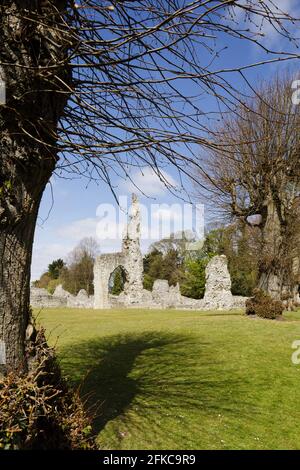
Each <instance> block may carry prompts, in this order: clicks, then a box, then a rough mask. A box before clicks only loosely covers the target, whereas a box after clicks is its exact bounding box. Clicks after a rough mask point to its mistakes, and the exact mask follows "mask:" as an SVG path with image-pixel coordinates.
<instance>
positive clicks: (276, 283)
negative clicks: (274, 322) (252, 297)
mask: <svg viewBox="0 0 300 470" xmlns="http://www.w3.org/2000/svg"><path fill="white" fill-rule="evenodd" d="M261 225H262V254H261V259H260V264H259V284H258V287H259V288H260V289H262V290H264V291H266V292H268V293H269V294H270V295H271V297H272V298H274V299H282V298H283V297H284V296H286V297H287V298H288V296H289V295H290V294H291V293H292V291H293V285H292V276H291V266H290V258H291V256H290V253H289V246H288V233H287V230H288V226H287V224H286V220H285V218H284V217H283V216H282V214H281V212H280V206H279V205H277V204H276V203H275V202H274V200H273V199H271V198H269V199H268V201H267V202H266V203H265V206H264V211H263V214H262V224H261Z"/></svg>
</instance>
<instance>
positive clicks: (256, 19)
mask: <svg viewBox="0 0 300 470" xmlns="http://www.w3.org/2000/svg"><path fill="white" fill-rule="evenodd" d="M262 3H263V2H262ZM265 3H266V7H268V9H269V11H270V16H271V15H274V17H275V18H279V22H282V24H283V26H284V27H286V29H287V30H288V31H289V33H290V34H292V35H295V36H298V34H297V31H298V28H299V24H292V22H289V21H285V20H284V18H286V19H287V20H288V19H289V18H288V17H289V16H291V17H292V18H299V14H300V7H299V0H268V1H267V2H265ZM239 4H240V5H245V6H247V5H248V4H249V0H241V1H240V2H239ZM233 8H234V10H235V13H236V16H235V21H237V22H239V24H240V26H243V27H245V24H244V20H245V18H246V19H247V17H246V16H245V10H244V9H243V8H240V7H238V6H235V7H233ZM257 10H258V11H264V10H263V8H262V6H261V7H260V8H259V7H258V8H257ZM248 25H249V28H250V29H251V31H253V32H255V33H258V34H260V35H263V37H260V38H259V42H261V43H263V44H264V45H265V46H266V47H269V48H270V49H272V47H275V46H277V47H278V46H279V45H281V43H282V40H283V34H284V31H282V34H280V31H281V30H280V27H279V25H278V24H277V23H276V21H269V20H268V18H264V19H263V17H262V15H257V14H253V13H252V14H251V21H250V22H249V20H248Z"/></svg>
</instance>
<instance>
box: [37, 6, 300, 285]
mask: <svg viewBox="0 0 300 470" xmlns="http://www.w3.org/2000/svg"><path fill="white" fill-rule="evenodd" d="M277 3H278V4H280V7H281V8H282V10H285V9H287V10H288V11H293V12H294V13H295V12H296V11H299V3H300V2H299V1H298V0H281V1H280V2H277ZM263 32H264V33H265V38H264V41H266V44H267V45H268V46H269V47H270V46H272V47H273V48H274V49H277V50H280V49H281V47H282V48H285V49H287V47H286V44H284V41H282V39H281V37H280V36H278V35H276V34H275V33H274V32H273V31H272V29H271V28H270V27H269V26H266V25H265V26H264V28H263ZM299 35H300V33H299ZM221 41H223V42H222V44H218V46H219V47H220V48H221V47H222V46H228V49H227V50H225V51H224V52H223V53H222V55H221V57H220V59H219V62H218V65H219V66H220V67H226V68H230V67H234V66H237V65H242V64H244V65H246V64H249V63H254V62H258V61H260V60H263V59H264V58H265V55H264V54H263V52H262V51H261V50H260V49H259V48H258V47H257V46H255V45H253V44H249V43H246V42H244V43H243V44H242V43H241V42H240V41H234V40H232V39H230V40H228V39H226V42H225V37H223V38H222V39H221ZM291 47H292V46H291V45H288V49H289V50H291ZM297 66H298V64H297V62H296V64H295V65H294V67H295V69H296V70H297ZM281 68H282V69H284V65H281ZM276 70H278V65H274V64H272V65H267V66H263V67H258V68H255V69H252V70H251V71H249V72H247V78H249V80H250V81H251V83H252V84H255V83H257V81H258V80H259V79H262V78H263V79H267V78H268V77H270V76H272V74H273V73H274V72H275V71H276ZM227 78H228V79H230V81H231V82H232V83H233V85H235V86H239V85H241V80H240V78H239V77H238V75H234V74H230V75H228V77H227ZM298 78H300V77H298ZM188 87H189V84H188V83H185V84H182V91H183V92H186V91H187V88H188ZM202 100H203V103H202V107H203V109H205V110H214V109H216V104H215V102H214V100H213V98H212V97H210V96H203V97H202ZM199 153H200V149H199ZM164 175H165V177H166V179H168V181H169V182H170V183H171V185H173V186H176V185H179V178H178V174H177V172H176V170H174V169H172V168H171V167H168V168H164ZM132 178H133V179H134V181H135V182H136V184H137V186H138V187H140V188H141V189H142V191H143V192H144V193H145V194H147V195H148V196H149V198H147V197H145V196H144V195H142V194H140V195H139V196H140V201H141V203H142V204H145V205H146V206H147V207H149V206H150V204H153V203H159V204H161V203H164V204H174V203H177V204H178V203H179V204H182V203H183V202H182V201H181V200H180V199H178V198H176V196H174V195H172V194H171V193H170V192H169V191H168V190H167V188H166V187H164V185H163V184H162V183H161V182H160V181H159V180H158V178H157V177H156V176H155V175H154V174H153V173H152V172H151V171H150V170H149V169H144V171H143V174H142V173H141V172H140V171H136V172H135V173H133V174H132ZM113 183H114V185H115V188H116V192H117V194H119V195H127V196H130V194H131V193H132V192H133V191H134V192H137V191H136V189H135V188H133V187H132V184H131V183H130V181H125V180H116V179H115V180H114V181H113ZM184 183H185V188H186V190H187V193H186V194H183V193H182V192H180V191H179V192H178V196H181V197H184V198H185V199H187V197H188V195H191V194H192V193H193V192H194V190H195V189H194V187H193V185H192V183H191V182H190V181H188V179H187V178H185V180H184ZM199 202H201V201H199ZM104 203H106V204H114V205H115V206H116V203H115V200H114V198H113V196H112V194H111V192H110V189H109V188H108V187H107V186H106V185H105V184H104V183H103V182H99V184H98V185H97V184H95V183H93V182H91V183H90V184H89V185H87V182H86V181H85V180H84V179H80V178H78V179H73V180H68V179H64V178H59V177H57V176H54V177H53V178H52V180H51V184H49V185H48V186H47V188H46V191H45V193H44V196H43V200H42V204H41V208H40V212H39V219H38V226H37V229H36V234H35V241H34V249H33V262H32V279H33V280H34V279H37V278H38V277H39V276H40V275H41V274H42V272H44V271H46V269H47V266H48V264H49V263H50V262H51V261H52V260H53V259H56V258H59V257H61V258H66V257H67V254H68V253H69V252H70V251H71V250H72V249H73V248H74V247H75V246H76V244H77V243H78V242H79V241H80V240H81V239H82V238H84V237H87V236H92V237H95V238H97V223H98V222H99V217H97V215H96V214H97V207H98V206H99V205H100V204H104ZM185 228H192V227H185ZM152 241H153V240H152ZM149 243H150V240H145V241H144V242H143V243H142V249H143V251H146V250H147V247H148V246H149ZM120 244H121V241H120V240H119V239H117V240H112V239H108V240H99V245H100V249H101V252H110V251H118V250H119V249H120Z"/></svg>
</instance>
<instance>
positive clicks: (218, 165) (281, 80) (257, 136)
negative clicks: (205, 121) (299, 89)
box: [199, 74, 300, 295]
mask: <svg viewBox="0 0 300 470" xmlns="http://www.w3.org/2000/svg"><path fill="white" fill-rule="evenodd" d="M292 80H293V76H292V75H291V74H286V75H285V76H284V75H283V76H280V77H279V76H277V77H276V78H275V79H274V80H272V81H271V82H268V83H265V84H263V85H262V86H261V87H260V89H258V90H257V92H256V95H255V96H254V97H253V98H252V99H251V100H249V101H248V102H247V103H246V104H245V105H240V107H239V109H238V112H237V113H236V114H234V115H231V116H227V117H226V118H224V120H223V122H222V124H221V125H220V126H219V127H218V128H217V129H215V134H214V135H215V139H216V148H215V149H214V150H213V151H211V152H210V153H209V154H208V155H207V161H206V164H205V165H204V166H203V168H202V171H201V172H200V174H199V177H200V178H201V179H202V181H203V183H204V185H205V187H206V191H205V192H206V195H208V196H209V197H211V198H212V200H213V203H214V205H215V207H218V208H220V209H221V210H222V211H223V213H225V214H227V215H229V216H231V217H235V218H239V219H242V220H244V221H245V222H247V223H248V224H253V223H255V224H256V225H258V226H259V227H260V228H261V234H262V246H261V256H260V271H261V280H260V284H261V287H263V288H264V289H265V290H268V291H269V292H270V293H271V294H272V295H275V294H276V295H280V292H281V293H282V292H284V291H287V290H288V291H289V292H293V290H294V288H295V286H296V285H297V284H298V283H299V282H298V275H299V272H298V268H297V270H296V271H297V272H295V262H296V261H297V260H298V261H297V263H298V264H299V256H300V252H299V248H298V247H299V222H298V218H299V212H300V211H299V207H300V205H299V202H300V110H299V106H295V105H294V104H293V100H292V92H293V89H292ZM251 216H252V217H251ZM253 216H254V217H253Z"/></svg>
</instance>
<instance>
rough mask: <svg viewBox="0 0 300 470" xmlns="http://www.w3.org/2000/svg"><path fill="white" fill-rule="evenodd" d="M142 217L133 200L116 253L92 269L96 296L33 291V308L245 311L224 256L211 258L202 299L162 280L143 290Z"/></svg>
mask: <svg viewBox="0 0 300 470" xmlns="http://www.w3.org/2000/svg"><path fill="white" fill-rule="evenodd" d="M140 236H141V216H140V207H139V203H138V199H137V197H136V196H135V195H133V196H132V205H131V208H130V213H129V223H128V225H127V228H126V233H125V235H124V237H123V242H122V249H121V252H119V253H107V254H103V255H100V256H98V257H97V259H96V261H95V266H94V290H95V295H94V297H93V296H90V297H89V296H88V295H87V293H86V291H85V290H81V291H80V292H79V293H78V295H77V296H73V295H71V294H69V293H68V292H66V291H65V290H64V289H63V288H62V286H58V287H57V288H56V289H55V292H54V294H53V295H50V294H49V293H48V292H47V291H46V289H39V288H36V287H32V289H31V305H32V306H33V307H37V308H38V307H73V308H95V309H108V308H112V307H116V308H122V307H140V308H157V309H165V308H177V309H195V310H225V309H226V310H227V309H234V308H243V307H245V302H246V300H247V297H241V296H234V295H232V293H231V279H230V274H229V271H228V268H227V258H226V256H224V255H221V256H215V257H213V258H212V259H211V260H210V262H209V263H208V265H207V267H206V285H205V295H204V298H203V299H191V298H189V297H184V296H183V295H181V293H180V288H179V284H177V285H176V286H169V283H168V281H167V280H165V279H157V280H156V281H155V282H154V284H153V289H152V291H151V292H150V291H148V290H146V289H144V288H143V255H142V252H141V249H140ZM117 268H121V269H122V272H123V274H124V277H125V282H124V290H123V292H121V294H120V295H118V296H116V295H112V294H110V292H109V285H110V280H111V276H112V275H113V273H114V272H115V270H116V269H117Z"/></svg>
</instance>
